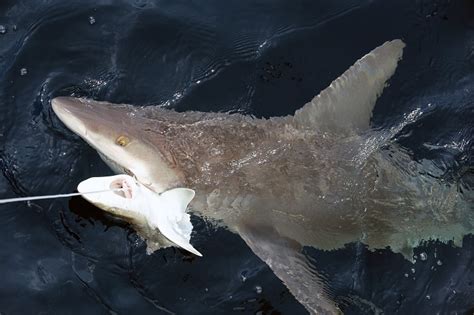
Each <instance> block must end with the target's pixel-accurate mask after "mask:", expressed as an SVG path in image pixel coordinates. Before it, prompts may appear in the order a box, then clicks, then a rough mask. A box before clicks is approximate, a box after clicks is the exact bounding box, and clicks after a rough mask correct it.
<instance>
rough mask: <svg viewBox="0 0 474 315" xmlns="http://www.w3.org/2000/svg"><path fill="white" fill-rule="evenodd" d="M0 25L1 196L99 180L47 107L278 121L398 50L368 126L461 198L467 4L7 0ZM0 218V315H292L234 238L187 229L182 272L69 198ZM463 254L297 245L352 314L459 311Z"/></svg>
mask: <svg viewBox="0 0 474 315" xmlns="http://www.w3.org/2000/svg"><path fill="white" fill-rule="evenodd" d="M0 12H1V14H0V25H1V26H0V70H1V72H0V73H1V76H0V106H1V110H2V111H1V112H2V115H1V117H0V118H1V123H0V138H1V144H2V146H1V148H0V168H1V170H2V173H3V175H4V176H3V180H1V181H0V192H1V195H2V196H3V197H7V196H8V197H10V196H14V195H37V194H43V193H45V194H46V193H60V192H70V191H73V190H74V189H75V186H76V185H77V183H78V182H80V181H81V180H83V179H85V178H87V177H90V176H92V175H96V176H98V175H107V174H110V171H109V170H108V169H107V167H106V166H105V165H104V164H103V163H102V162H101V161H100V160H99V158H98V156H97V155H96V153H95V152H94V151H93V150H92V149H90V148H89V147H88V146H87V145H86V144H85V143H83V142H82V141H80V140H79V138H78V137H76V136H74V135H72V134H71V133H70V132H68V131H67V130H65V128H64V126H63V125H62V124H61V123H60V122H59V121H58V120H57V119H56V118H55V117H54V114H53V113H52V111H51V108H50V99H51V98H52V97H53V96H56V95H76V96H88V97H92V98H97V99H103V100H109V101H113V102H127V103H133V104H164V105H167V106H169V107H172V108H175V109H177V110H179V111H184V110H191V109H192V110H201V111H232V112H242V113H247V114H252V115H255V116H257V117H261V116H263V117H270V116H282V115H286V114H292V113H293V112H294V111H295V110H296V109H297V108H299V107H300V106H301V105H303V104H304V103H306V102H307V101H308V100H309V99H311V98H312V97H313V96H314V95H315V94H316V93H317V92H318V91H320V90H321V89H323V88H324V87H325V86H327V84H328V83H329V82H330V81H331V80H333V79H334V78H336V77H337V76H338V75H339V74H340V73H342V72H343V71H344V70H345V69H347V68H348V66H349V65H351V64H352V63H353V61H354V60H356V59H357V58H359V57H360V56H362V55H363V54H365V53H366V52H368V51H369V50H371V49H373V48H374V47H376V46H378V45H379V44H380V43H382V42H384V41H386V40H389V39H393V38H402V39H403V40H404V41H405V42H406V43H407V49H406V51H405V55H404V61H403V62H404V66H403V67H401V68H399V70H398V72H397V75H396V76H395V77H394V78H393V80H392V81H391V82H390V89H386V90H385V92H384V94H383V95H382V97H381V99H380V100H379V101H378V103H377V106H376V108H375V112H374V117H373V127H374V128H376V129H379V130H391V128H398V129H397V130H396V132H395V133H394V134H395V136H394V138H395V142H396V144H397V145H398V146H400V147H402V148H404V149H406V150H407V152H409V154H410V156H411V158H413V159H414V161H415V162H414V163H416V165H420V168H421V169H422V170H425V171H426V173H427V174H426V175H427V176H432V177H435V178H436V179H437V180H440V181H445V182H447V183H457V189H458V191H459V192H460V193H462V194H463V196H464V197H465V199H466V200H469V198H471V199H470V200H472V187H473V184H474V180H473V167H472V165H473V163H472V138H473V125H472V121H474V117H473V104H472V99H473V90H472V85H473V78H472V68H473V66H474V65H473V58H472V29H473V25H474V22H473V13H472V12H473V5H472V3H471V2H470V1H462V0H460V1H415V2H413V1H388V2H387V1H362V2H361V1H349V0H346V1H342V2H337V3H335V2H332V1H318V2H315V1H305V0H300V1H297V2H294V1H293V2H289V1H271V2H269V1H262V2H258V3H250V2H248V3H242V2H225V3H224V2H222V3H221V2H219V1H211V2H208V3H206V4H202V3H200V4H197V3H192V2H189V1H172V2H166V1H146V0H140V1H125V0H123V1H119V2H116V3H114V4H111V3H110V2H109V1H68V2H60V1H35V2H34V3H33V2H31V1H30V2H29V1H3V2H2V4H0ZM419 112H422V114H419ZM410 113H411V114H410ZM404 115H407V116H405V117H404ZM410 115H411V116H410ZM399 127H400V128H399ZM431 170H434V171H435V172H432V171H431ZM410 171H412V169H410V168H407V172H410ZM0 210H1V211H0V217H1V219H2V220H1V222H2V223H1V224H2V225H1V226H2V229H1V237H2V239H3V245H2V251H1V252H2V259H1V260H0V269H1V270H2V274H3V275H4V277H3V282H2V286H1V289H0V290H1V291H0V312H5V313H6V314H24V313H28V312H29V310H31V309H35V310H36V311H37V312H46V313H74V314H76V313H77V314H82V313H85V312H92V313H105V312H115V313H126V312H130V311H132V310H133V311H134V312H137V313H139V312H141V313H151V312H158V311H159V312H164V313H166V312H173V313H190V310H192V311H193V312H194V313H199V314H201V313H202V314H204V313H228V312H232V311H233V312H243V313H256V312H262V313H263V314H272V313H275V314H276V313H283V314H294V313H301V314H304V313H305V309H304V308H303V307H302V306H301V305H300V304H299V303H297V302H296V301H295V299H294V298H293V297H292V295H291V294H290V293H289V292H288V290H287V289H286V288H285V287H284V286H283V285H282V284H281V282H280V281H279V280H278V278H276V277H275V276H274V275H273V273H272V272H271V271H270V269H269V268H267V267H266V265H265V264H264V263H263V262H262V261H260V260H259V259H258V258H256V257H255V256H254V255H253V253H252V252H251V251H250V249H249V248H247V247H246V245H245V243H244V242H243V241H242V240H241V239H240V238H239V237H238V236H236V235H234V234H231V233H229V232H226V231H225V230H223V229H220V228H216V227H215V226H214V225H213V224H211V223H209V222H205V221H203V220H201V219H199V218H193V220H194V225H195V227H196V232H195V233H194V234H193V242H194V244H195V245H196V247H197V248H199V249H200V250H201V251H202V252H203V253H204V258H202V259H193V258H192V257H190V256H187V254H186V253H183V252H180V251H178V250H176V249H172V248H169V249H165V250H160V251H158V252H157V253H155V254H154V255H151V256H147V255H146V254H145V245H144V243H143V242H142V241H141V240H140V239H139V238H137V236H136V235H135V234H134V233H133V232H132V231H131V230H130V229H129V228H127V227H126V226H123V225H122V224H121V223H119V222H116V221H115V220H114V219H113V218H110V217H105V216H104V215H103V214H102V213H99V212H98V211H97V209H95V208H91V207H90V206H88V205H87V204H85V203H83V202H82V201H80V200H78V199H72V200H71V201H70V204H69V205H68V203H67V202H66V201H61V200H58V201H41V202H37V203H30V204H14V205H8V206H2V208H1V209H0ZM473 251H474V241H473V237H472V236H466V237H465V238H464V239H463V242H462V246H461V247H459V246H454V244H452V243H449V242H448V244H445V243H440V242H429V243H426V244H423V245H421V246H419V247H417V248H415V252H414V254H415V256H416V258H415V257H414V260H413V262H410V261H408V260H406V259H405V258H404V257H403V256H402V255H399V254H394V253H393V252H391V251H390V250H387V249H384V250H377V251H374V252H371V251H368V250H367V249H366V248H365V246H364V245H362V244H360V243H351V244H348V245H346V246H345V248H343V249H340V250H335V251H322V250H318V249H314V248H311V247H307V248H305V254H306V256H308V257H309V258H308V259H309V260H310V261H311V262H312V263H313V264H314V266H316V268H317V270H318V271H319V272H320V273H321V274H322V276H323V277H324V279H326V281H327V283H328V285H329V287H330V289H331V292H332V295H333V298H334V299H335V300H336V301H337V302H338V303H339V304H340V307H341V309H342V310H344V311H345V312H346V313H349V314H362V313H364V314H365V313H377V312H380V311H384V312H385V313H395V312H399V313H413V312H415V310H416V311H417V312H420V313H434V312H440V313H449V312H458V313H466V312H469V310H471V311H472V309H473V308H474V304H473V302H472V301H474V296H473V293H472V292H474V290H473V281H474V279H473V277H474V276H473V271H472V268H473V265H472V257H473ZM423 254H425V255H423ZM19 296H21V297H22V298H21V300H20V299H19V298H18V297H19ZM24 300H28V305H25V303H24V302H23V301H24Z"/></svg>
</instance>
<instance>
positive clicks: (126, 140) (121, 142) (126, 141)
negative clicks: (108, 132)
mask: <svg viewBox="0 0 474 315" xmlns="http://www.w3.org/2000/svg"><path fill="white" fill-rule="evenodd" d="M115 143H116V144H118V145H119V146H121V147H124V146H126V145H127V144H129V143H130V139H129V138H128V137H127V136H119V137H118V138H117V140H115Z"/></svg>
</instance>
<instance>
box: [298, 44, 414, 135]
mask: <svg viewBox="0 0 474 315" xmlns="http://www.w3.org/2000/svg"><path fill="white" fill-rule="evenodd" d="M404 47H405V44H404V43H403V42H402V41H401V40H399V39H396V40H393V41H390V42H385V43H384V44H383V45H381V46H379V47H377V48H375V49H374V50H372V51H371V52H370V53H368V54H367V55H365V56H364V57H362V58H361V59H359V60H358V61H357V62H356V63H355V64H354V65H353V66H351V67H350V68H349V69H348V70H347V71H346V72H344V73H343V74H342V75H341V76H340V77H339V78H337V79H336V80H334V81H333V82H332V83H331V85H330V86H329V87H327V88H326V89H325V90H323V91H322V92H321V93H320V94H319V95H318V96H316V97H314V98H313V99H312V100H311V102H309V103H307V104H306V105H305V106H304V107H302V108H301V109H299V110H297V111H296V113H295V115H294V122H295V124H296V125H297V126H298V127H300V128H317V129H319V130H322V131H332V132H340V133H343V134H347V133H349V134H350V133H354V132H361V131H364V130H366V129H367V128H368V127H369V122H370V118H371V115H372V109H373V107H374V105H375V101H376V100H377V97H378V96H379V95H380V94H381V93H382V91H383V89H384V87H385V82H386V81H387V80H388V79H389V78H390V77H391V76H392V75H393V73H394V72H395V69H396V67H397V63H398V61H399V60H400V59H401V57H402V53H403V48H404Z"/></svg>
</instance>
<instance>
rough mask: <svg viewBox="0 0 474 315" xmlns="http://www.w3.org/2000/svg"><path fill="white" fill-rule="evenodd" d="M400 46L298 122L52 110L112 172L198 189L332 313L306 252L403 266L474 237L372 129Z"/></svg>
mask: <svg viewBox="0 0 474 315" xmlns="http://www.w3.org/2000/svg"><path fill="white" fill-rule="evenodd" d="M403 47H404V44H403V42H402V41H400V40H394V41H391V42H386V43H385V44H383V45H382V46H380V47H378V48H376V49H375V50H373V51H372V52H370V53H369V54H367V55H366V56H364V57H363V58H361V59H360V60H359V61H357V62H356V63H355V64H354V65H353V66H352V67H351V68H349V69H348V70H347V71H346V72H345V73H344V74H342V75H341V76H340V77H339V78H338V79H336V80H335V81H334V82H333V83H332V84H331V85H330V86H329V87H328V88H327V89H325V90H324V91H322V92H321V93H320V94H319V95H318V96H316V97H315V98H314V99H313V100H312V101H311V102H309V103H308V104H306V105H305V106H304V107H302V108H301V109H300V110H298V111H297V112H296V113H295V115H294V116H286V117H275V118H270V119H255V118H251V117H248V116H244V115H240V114H224V113H200V112H184V113H177V112H174V111H172V110H168V109H164V108H161V107H158V106H155V107H136V106H131V105H124V104H111V103H107V102H98V101H93V100H87V99H78V98H71V97H58V98H55V99H53V100H52V107H53V110H54V112H55V113H56V114H57V116H58V117H59V118H60V120H61V121H62V122H63V123H64V124H65V125H66V126H67V127H68V128H69V129H71V130H72V131H73V132H75V133H76V134H78V135H79V136H81V137H82V138H83V139H84V140H85V141H87V142H88V143H89V144H90V145H91V146H92V147H94V148H95V149H96V150H97V151H98V152H99V154H100V155H101V156H102V158H103V159H104V160H105V161H106V162H107V163H109V165H110V166H111V167H112V168H113V169H114V170H116V171H117V172H119V173H123V172H126V173H128V174H131V175H133V176H135V177H136V178H137V180H138V181H139V182H141V183H142V184H144V185H147V186H148V187H150V188H151V189H152V190H154V191H155V192H157V193H160V192H163V191H166V190H168V189H170V188H174V187H188V188H191V189H194V190H195V191H196V197H195V199H194V200H193V202H192V203H191V211H193V212H194V213H195V214H198V215H200V216H202V217H204V218H206V219H208V220H211V221H213V222H215V223H216V224H221V225H223V226H225V227H227V228H228V229H229V230H230V231H232V232H235V233H238V234H239V235H240V236H241V237H242V238H243V239H244V240H245V242H246V243H247V244H248V246H249V247H250V248H251V249H252V250H253V251H254V253H255V254H256V255H257V256H259V257H260V258H261V259H262V260H263V261H265V262H266V263H267V264H268V265H269V266H270V268H271V269H272V270H273V271H274V273H275V274H276V275H277V276H278V277H279V278H280V279H281V280H282V281H283V282H284V283H285V284H286V285H287V286H288V288H289V289H290V291H291V292H292V294H293V295H294V296H295V297H296V298H297V299H298V300H299V301H300V302H301V303H302V304H303V305H304V306H305V307H306V309H307V310H308V311H309V312H311V313H339V312H340V310H339V308H338V307H337V305H335V303H334V302H333V301H332V300H331V292H328V290H327V289H326V286H325V280H324V277H322V276H321V275H319V274H318V272H317V271H316V270H315V269H314V267H313V266H311V264H310V263H309V261H308V259H307V258H306V257H305V256H304V254H303V253H302V248H303V246H313V247H315V248H318V249H324V250H331V249H337V248H340V247H342V246H343V245H344V244H347V243H350V242H356V241H361V242H363V243H364V244H367V246H368V247H369V248H372V249H375V248H385V247H387V246H389V247H390V248H391V249H392V250H393V251H394V252H399V253H402V254H403V255H405V257H407V259H411V256H412V249H413V247H414V246H416V245H418V244H419V243H420V242H421V241H422V240H429V239H439V240H442V241H448V240H453V241H454V242H455V243H456V244H459V243H460V242H461V240H462V237H463V235H465V234H468V233H470V232H472V231H473V226H474V218H473V215H472V213H471V214H470V211H469V204H468V202H467V201H465V200H463V199H462V198H461V196H460V194H458V193H457V189H456V186H455V185H449V184H446V183H441V182H438V181H437V180H436V179H434V178H433V177H430V176H423V175H421V173H422V169H421V166H419V165H418V164H416V163H412V161H411V159H410V156H409V154H408V153H406V152H404V150H402V149H401V148H398V147H397V146H396V144H393V143H391V142H390V137H391V133H390V132H386V131H374V130H370V128H369V123H370V118H371V113H372V109H373V107H374V105H375V102H376V99H377V97H378V96H379V95H380V94H381V93H382V90H383V89H384V87H385V85H386V81H387V80H388V79H389V78H390V77H391V76H392V74H393V73H394V72H395V69H396V67H397V63H398V61H399V60H400V59H401V56H402V51H403ZM119 139H122V140H123V139H125V140H126V141H119ZM425 164H426V165H424V166H423V167H424V168H430V167H431V166H430V164H429V162H427V163H425ZM138 232H139V231H138ZM148 244H149V245H150V246H153V248H158V247H159V246H160V244H156V243H155V244H150V243H148ZM203 254H204V255H205V254H206V253H205V252H203Z"/></svg>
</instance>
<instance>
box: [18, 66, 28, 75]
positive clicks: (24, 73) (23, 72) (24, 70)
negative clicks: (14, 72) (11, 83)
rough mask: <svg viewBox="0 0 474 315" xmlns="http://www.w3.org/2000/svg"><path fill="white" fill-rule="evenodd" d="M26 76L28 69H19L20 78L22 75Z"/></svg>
mask: <svg viewBox="0 0 474 315" xmlns="http://www.w3.org/2000/svg"><path fill="white" fill-rule="evenodd" d="M27 74H28V69H26V68H21V69H20V75H21V76H24V75H27Z"/></svg>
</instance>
